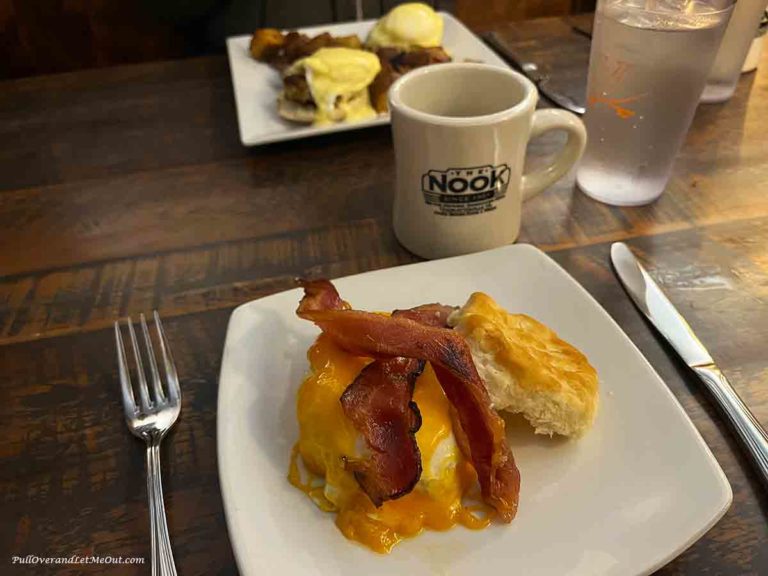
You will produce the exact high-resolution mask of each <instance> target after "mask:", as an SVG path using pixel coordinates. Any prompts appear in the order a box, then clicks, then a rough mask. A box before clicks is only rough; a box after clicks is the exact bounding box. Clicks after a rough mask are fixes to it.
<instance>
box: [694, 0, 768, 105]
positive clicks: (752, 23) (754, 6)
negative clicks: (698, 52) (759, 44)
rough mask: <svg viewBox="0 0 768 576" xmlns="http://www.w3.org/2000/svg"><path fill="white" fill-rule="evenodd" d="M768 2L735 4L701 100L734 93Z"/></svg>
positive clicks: (750, 0) (745, 0) (718, 99)
mask: <svg viewBox="0 0 768 576" xmlns="http://www.w3.org/2000/svg"><path fill="white" fill-rule="evenodd" d="M766 5H768V0H739V1H738V2H737V3H736V5H735V6H734V8H733V14H732V15H731V20H730V22H728V28H726V30H725V35H724V36H723V42H722V43H721V44H720V50H718V51H717V56H716V57H715V63H714V64H713V65H712V69H711V70H710V71H709V77H708V78H707V85H706V86H705V87H704V93H703V94H702V95H701V101H702V102H725V101H726V100H728V99H729V98H730V97H731V96H733V92H734V91H735V90H736V83H737V82H738V81H739V76H740V75H741V67H742V65H743V64H744V59H745V58H746V57H747V52H749V47H750V46H752V41H753V40H754V39H755V33H756V32H757V27H758V26H760V20H761V19H762V17H763V12H764V10H765V7H766Z"/></svg>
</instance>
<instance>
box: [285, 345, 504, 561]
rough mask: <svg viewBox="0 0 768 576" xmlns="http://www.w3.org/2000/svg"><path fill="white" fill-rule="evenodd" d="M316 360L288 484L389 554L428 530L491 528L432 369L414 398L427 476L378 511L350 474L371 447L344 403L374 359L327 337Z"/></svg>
mask: <svg viewBox="0 0 768 576" xmlns="http://www.w3.org/2000/svg"><path fill="white" fill-rule="evenodd" d="M308 358H309V362H310V374H309V376H307V378H306V379H305V380H304V382H303V384H302V386H301V388H300V390H299V393H298V399H297V406H296V409H297V410H296V411H297V417H298V421H299V441H298V443H297V444H296V447H295V448H294V454H293V457H292V459H291V467H290V470H289V473H288V479H289V480H290V482H291V483H292V484H293V485H294V486H296V487H297V488H299V489H300V490H302V491H303V492H305V493H306V494H307V495H308V496H309V497H310V498H311V499H312V500H313V501H314V502H315V504H316V505H317V506H318V507H319V508H320V509H322V510H324V511H327V512H335V513H336V525H337V526H338V528H339V530H341V532H342V533H343V534H344V535H345V536H346V537H347V538H349V539H350V540H356V541H358V542H360V543H362V544H364V545H365V546H368V547H369V548H371V549H373V550H375V551H376V552H381V553H386V552H389V551H390V550H391V548H392V547H393V546H394V545H395V544H397V543H398V542H399V541H400V540H402V539H403V538H408V537H412V536H416V535H417V534H419V533H420V532H421V531H422V530H423V529H425V528H429V529H433V530H447V529H449V528H451V527H453V526H455V525H456V524H461V525H463V526H466V527H468V528H473V529H480V528H485V527H486V526H487V525H488V524H489V522H490V513H489V511H488V509H487V508H486V507H485V506H484V505H482V504H479V495H478V488H477V476H476V474H475V471H474V469H473V468H472V465H471V464H470V463H469V462H467V461H466V460H465V459H464V457H463V456H462V454H461V452H460V450H459V448H458V446H457V444H456V441H455V439H454V436H453V431H452V425H451V417H450V406H449V403H448V400H447V399H446V397H445V395H444V394H443V391H442V388H441V387H440V384H439V383H438V381H437V379H436V378H435V375H434V372H433V371H432V368H431V366H429V364H428V365H427V366H426V368H425V370H424V373H423V374H422V375H421V376H420V377H419V378H418V380H417V381H416V385H415V389H414V396H413V399H414V402H416V404H417V405H418V407H419V411H420V412H421V417H422V425H421V428H420V429H419V431H418V432H417V433H416V442H417V444H418V445H419V449H420V451H421V457H422V467H423V472H422V476H421V479H420V480H419V483H418V484H417V485H416V487H415V488H414V489H413V491H411V492H410V493H409V494H406V495H405V496H403V497H401V498H398V499H396V500H390V501H387V502H384V504H382V505H381V506H380V507H379V508H376V507H375V506H374V505H373V503H372V502H371V501H370V499H369V498H368V496H366V494H365V493H363V491H362V490H361V489H360V487H359V486H358V484H357V481H356V480H355V478H354V476H353V475H352V474H351V473H350V472H348V471H346V470H345V469H344V464H343V458H344V457H347V458H356V457H357V458H360V457H365V451H366V447H365V443H364V441H363V439H362V438H361V436H360V435H359V434H358V432H357V431H356V430H355V429H354V427H353V426H352V423H351V422H350V421H349V420H348V419H347V418H346V416H345V415H344V412H343V410H342V408H341V403H340V402H339V398H340V396H341V394H342V393H343V392H344V390H345V389H346V387H347V386H348V385H349V384H350V383H351V382H352V381H353V380H354V379H355V377H356V376H357V374H358V373H359V372H360V370H361V369H362V368H363V367H364V366H365V365H366V364H367V363H369V362H370V361H371V359H370V358H360V357H356V356H352V355H351V354H348V353H346V352H345V351H343V350H341V349H340V348H339V347H337V346H336V345H335V344H334V343H333V342H332V341H331V340H330V339H329V338H328V337H326V336H324V335H321V336H320V337H319V338H318V339H317V341H316V342H315V344H313V345H312V346H311V347H310V349H309V352H308ZM300 464H303V470H302V466H300ZM468 501H472V502H473V503H472V504H468V503H467V502H468Z"/></svg>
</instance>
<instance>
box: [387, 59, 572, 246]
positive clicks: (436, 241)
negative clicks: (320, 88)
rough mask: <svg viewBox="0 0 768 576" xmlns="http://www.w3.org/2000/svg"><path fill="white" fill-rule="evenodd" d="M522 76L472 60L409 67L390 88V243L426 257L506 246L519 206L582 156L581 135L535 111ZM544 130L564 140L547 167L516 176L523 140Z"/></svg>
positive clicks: (557, 113) (565, 119) (565, 118)
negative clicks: (562, 134) (393, 173)
mask: <svg viewBox="0 0 768 576" xmlns="http://www.w3.org/2000/svg"><path fill="white" fill-rule="evenodd" d="M537 100H538V92H537V90H536V87H535V86H534V85H533V83H531V81H530V80H528V79H527V78H525V77H524V76H522V75H520V74H518V73H517V72H514V71H512V70H509V69H507V68H502V67H498V66H490V65H487V64H475V63H451V64H438V65H433V66H426V67H424V68H418V69H416V70H414V71H412V72H409V73H408V74H406V75H405V76H403V77H402V78H400V79H399V80H397V81H396V82H395V83H394V84H393V85H392V88H391V89H390V91H389V109H390V112H391V114H392V132H393V135H394V142H395V158H396V164H397V183H396V191H395V207H394V228H395V234H396V235H397V238H398V240H400V242H401V243H402V244H403V245H404V246H405V247H406V248H408V249H409V250H410V251H411V252H414V253H415V254H418V255H419V256H423V257H425V258H443V257H445V256H454V255H457V254H466V253H469V252H477V251H480V250H486V249H488V248H494V247H496V246H502V245H504V244H510V243H512V242H514V241H515V240H516V239H517V236H518V234H519V232H520V217H521V209H522V203H523V201H524V200H527V199H528V198H531V197H532V196H534V195H535V194H537V193H539V192H541V191H542V190H544V189H545V188H546V187H548V186H550V185H551V184H553V183H554V182H555V181H557V180H558V179H560V178H561V177H562V176H563V175H565V174H566V173H567V172H568V170H569V169H570V168H571V166H573V164H574V163H575V162H577V161H578V159H579V158H580V157H581V153H582V152H583V150H584V145H585V144H586V139H587V136H586V131H585V129H584V124H582V122H581V120H580V119H579V118H578V117H576V116H575V115H573V114H571V113H570V112H565V111H563V110H549V109H547V110H536V102H537ZM549 130H565V131H566V132H567V134H568V140H567V142H566V144H565V146H564V147H563V148H562V150H560V151H559V153H558V154H557V155H556V157H555V158H554V159H553V161H552V162H551V163H549V164H548V165H547V166H545V167H543V168H540V169H538V170H536V171H533V172H529V173H525V174H523V163H524V161H525V151H526V146H527V145H528V141H529V140H530V139H531V138H533V137H535V136H538V135H539V134H542V133H543V132H547V131H549Z"/></svg>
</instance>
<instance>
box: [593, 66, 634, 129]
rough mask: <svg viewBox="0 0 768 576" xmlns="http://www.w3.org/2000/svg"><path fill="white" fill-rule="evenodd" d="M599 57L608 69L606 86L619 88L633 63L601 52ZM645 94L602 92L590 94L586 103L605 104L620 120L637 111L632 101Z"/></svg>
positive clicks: (630, 70) (629, 72)
mask: <svg viewBox="0 0 768 576" xmlns="http://www.w3.org/2000/svg"><path fill="white" fill-rule="evenodd" d="M600 58H601V59H602V60H603V65H604V66H605V67H606V68H607V69H608V78H609V80H608V82H607V84H608V86H607V87H608V88H611V89H615V88H620V87H621V85H622V84H623V83H624V79H625V78H626V76H627V75H628V74H632V69H633V68H634V67H635V65H634V64H632V63H630V62H627V61H626V60H618V59H616V58H612V57H611V56H609V55H607V54H601V55H600ZM643 96H645V94H637V95H635V96H624V97H620V98H618V97H614V96H609V95H608V93H607V92H603V94H602V95H601V96H590V97H589V98H588V100H587V103H588V104H589V106H590V107H592V106H599V105H605V106H607V107H608V108H610V109H611V110H613V112H614V113H615V114H616V116H618V117H619V118H621V119H622V120H627V119H628V118H632V117H633V116H634V115H635V114H637V112H636V111H635V109H634V107H633V103H634V102H636V101H637V100H639V99H640V98H642V97H643Z"/></svg>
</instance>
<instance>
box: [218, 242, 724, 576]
mask: <svg viewBox="0 0 768 576" xmlns="http://www.w3.org/2000/svg"><path fill="white" fill-rule="evenodd" d="M335 284H336V286H337V288H338V289H339V292H340V293H341V295H342V297H343V298H344V299H345V300H347V301H349V302H350V303H351V304H352V305H353V306H354V307H356V308H361V309H367V310H391V309H393V308H408V307H411V306H415V305H417V304H423V303H425V302H435V301H438V302H443V303H445V304H462V303H463V302H464V301H465V300H466V299H467V297H468V296H469V295H470V293H472V292H473V291H477V290H480V291H483V292H487V293H488V294H490V295H491V296H493V297H494V298H495V299H496V300H497V301H498V302H499V303H500V304H501V305H503V306H504V307H505V308H507V309H508V310H510V311H514V312H523V313H526V314H530V315H531V316H534V317H535V318H538V319H539V320H541V321H542V322H544V323H546V324H548V325H549V326H551V327H552V328H553V329H554V330H555V331H556V332H557V333H558V334H559V335H560V336H562V337H563V338H564V339H566V340H568V341H570V342H571V343H573V344H574V345H576V346H577V347H579V348H580V349H581V350H582V351H583V352H584V353H585V354H586V355H587V356H588V357H589V359H590V361H591V362H592V364H593V365H594V366H595V367H596V368H597V371H598V374H599V377H600V410H599V413H598V417H597V419H596V421H595V425H594V428H593V429H592V430H591V431H589V432H588V433H587V434H586V436H584V437H583V438H582V439H581V440H578V441H563V440H557V439H550V438H547V437H537V436H535V435H534V434H533V432H532V431H531V430H530V429H529V428H527V427H524V426H515V427H514V430H510V431H509V434H508V436H509V441H510V446H511V448H512V450H513V452H514V454H515V459H516V461H517V465H518V466H519V468H520V474H521V477H522V485H521V493H520V510H519V513H518V514H517V518H515V520H514V521H513V522H512V523H511V524H509V525H503V524H493V525H492V526H491V527H489V528H488V529H486V530H481V531H471V530H466V529H464V528H460V527H457V528H454V529H452V530H449V531H447V532H430V531H427V532H425V533H423V534H421V535H420V536H418V537H416V538H413V539H410V540H405V541H404V542H402V543H400V544H399V545H398V546H396V547H395V548H394V550H393V551H392V553H391V554H389V555H388V556H382V555H378V554H376V553H374V552H371V551H369V550H368V549H366V548H364V547H363V546H360V545H358V544H356V543H354V542H351V541H349V540H346V539H345V538H344V536H342V534H341V533H340V532H339V530H338V529H337V528H336V526H335V525H334V516H333V515H331V514H327V513H323V512H321V511H320V510H318V509H317V508H316V507H315V505H314V504H313V503H312V502H311V501H310V500H309V499H308V498H307V497H306V496H305V495H304V494H303V493H302V492H300V491H299V490H297V489H296V488H294V487H293V486H291V485H290V484H289V483H288V481H287V479H286V474H287V471H288V464H289V459H290V453H291V447H292V445H293V444H294V442H295V441H296V440H297V437H298V428H297V424H296V415H295V398H296V391H297V388H298V387H299V384H300V383H301V381H302V378H303V376H304V374H305V371H306V370H307V361H306V350H307V348H308V347H309V345H310V344H311V343H312V341H313V339H314V338H315V336H316V335H317V334H318V330H317V328H315V327H314V326H313V325H312V324H310V323H309V322H306V321H303V320H300V319H299V318H297V317H296V316H295V314H294V310H295V309H296V306H297V304H298V301H299V298H300V296H301V293H300V291H299V290H298V289H297V290H290V291H288V292H283V293H281V294H276V295H274V296H270V297H268V298H263V299H261V300H257V301H254V302H250V303H248V304H245V305H243V306H241V307H239V308H238V309H237V310H235V312H234V313H233V314H232V318H231V320H230V323H229V329H228V332H227V340H226V344H225V347H224V357H223V361H222V368H221V379H220V382H219V405H218V451H219V472H220V477H221V487H222V492H223V496H224V505H225V510H226V515H227V523H228V526H229V533H230V537H231V539H232V543H233V546H234V551H235V555H236V557H237V562H238V566H239V568H240V571H241V573H242V574H243V575H244V576H257V575H262V574H281V575H287V574H327V575H331V574H333V575H337V574H340V575H350V576H352V575H354V576H360V574H365V575H366V576H373V575H377V574H435V573H437V574H449V575H459V574H480V573H483V574H487V573H494V574H511V573H514V574H526V575H539V574H541V575H544V574H546V575H558V576H562V575H568V576H581V575H584V576H587V575H589V576H598V575H604V576H607V575H616V576H632V575H636V574H648V573H650V572H651V571H653V570H655V569H656V568H659V567H660V566H662V565H663V564H665V563H667V562H668V561H669V560H671V559H672V558H674V557H675V556H676V555H678V554H679V553H680V552H682V551H683V550H685V549H686V548H687V547H688V546H690V545H691V544H692V543H693V542H694V541H696V540H697V539H698V538H699V537H701V536H702V534H704V533H705V532H706V531H707V530H708V529H709V528H710V527H712V526H713V525H714V524H715V522H717V520H718V519H720V517H721V516H722V515H723V514H724V513H725V511H726V510H727V509H728V506H729V505H730V503H731V499H732V494H731V488H730V485H729V484H728V481H727V480H726V478H725V475H724V474H723V472H722V470H721V469H720V467H719V466H718V464H717V462H716V461H715V459H714V457H713V456H712V453H711V452H710V451H709V448H708V447H707V446H706V444H704V442H703V440H702V439H701V437H700V436H699V434H698V432H697V431H696V429H695V428H694V426H693V424H692V423H691V421H690V420H689V419H688V417H687V416H686V414H685V412H683V409H682V408H681V407H680V405H679V404H678V402H677V400H676V399H675V398H674V396H673V395H672V394H671V393H670V391H669V390H668V389H667V387H666V385H665V384H664V382H662V381H661V379H660V378H659V376H658V375H657V374H656V373H655V372H654V371H653V368H651V366H650V365H649V364H648V362H647V361H646V360H645V358H644V357H643V356H642V355H641V354H640V352H639V351H638V350H637V348H635V346H634V344H632V342H631V341H630V340H629V338H628V337H627V336H626V335H625V334H624V332H623V331H622V330H621V328H619V326H618V325H617V324H616V323H615V322H614V321H613V320H612V319H611V317H610V316H609V315H608V314H607V313H606V312H605V311H604V310H603V309H602V308H601V307H600V305H599V304H598V303H597V302H595V300H593V299H592V297H591V296H590V295H589V294H588V293H587V292H586V291H585V290H584V289H583V288H582V287H581V286H580V285H579V284H578V283H577V282H576V281H575V280H573V279H572V278H571V277H570V276H569V275H568V274H567V273H566V272H565V271H564V270H563V269H562V268H560V267H559V266H558V265H557V264H555V263H554V262H553V261H552V260H550V259H549V258H548V257H547V256H546V255H544V254H543V253H542V252H540V251H539V250H537V249H536V248H533V247H531V246H524V245H518V246H507V247H504V248H499V249H496V250H491V251H488V252H481V253H478V254H472V255H469V256H462V257H458V258H449V259H445V260H435V261H432V262H424V263H420V264H413V265H409V266H402V267H399V268H391V269H389V270H380V271H376V272H369V273H366V274H360V275H358V276H351V277H348V278H342V279H340V280H337V281H335Z"/></svg>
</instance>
